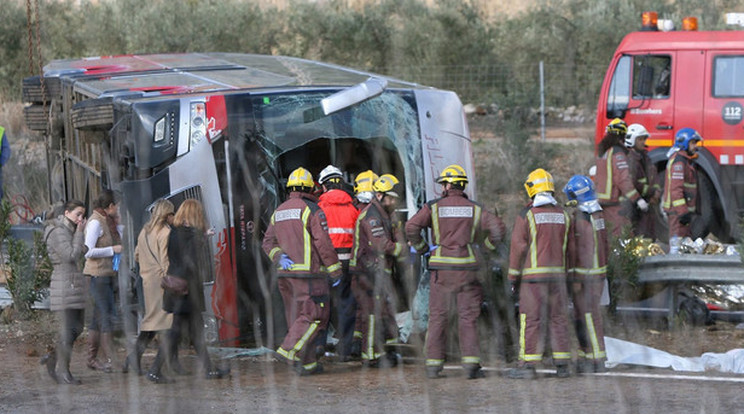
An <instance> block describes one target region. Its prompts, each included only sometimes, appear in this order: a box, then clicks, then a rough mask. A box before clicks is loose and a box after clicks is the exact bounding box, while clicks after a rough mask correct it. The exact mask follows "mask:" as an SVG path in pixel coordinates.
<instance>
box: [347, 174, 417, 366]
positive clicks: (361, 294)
mask: <svg viewBox="0 0 744 414" xmlns="http://www.w3.org/2000/svg"><path fill="white" fill-rule="evenodd" d="M396 184H398V179H397V178H396V177H395V176H393V175H391V174H383V175H382V176H380V178H378V179H377V180H376V181H375V182H374V183H373V184H372V189H373V191H374V192H375V193H374V194H375V196H374V198H372V200H371V202H370V203H369V205H367V207H365V208H364V210H362V212H361V213H359V217H358V218H357V221H356V226H355V229H354V247H353V248H352V252H351V262H350V269H351V272H352V274H353V277H352V291H353V292H354V297H355V298H356V301H357V304H358V306H359V307H360V308H361V314H362V319H361V329H362V362H363V363H364V364H365V365H367V366H370V367H380V366H382V367H391V366H395V365H396V364H397V359H396V355H395V354H392V353H386V352H385V349H384V344H385V343H390V342H394V341H395V340H397V337H398V327H397V324H396V323H395V309H394V307H393V303H392V301H393V300H394V297H393V295H392V292H393V286H392V273H393V267H394V265H395V261H396V260H399V259H404V258H406V257H407V253H408V248H407V246H406V244H405V243H404V241H403V240H402V237H401V236H400V235H399V234H396V233H395V232H394V231H393V223H392V220H391V215H392V213H394V211H395V207H396V205H397V204H398V194H397V193H396V192H395V191H394V188H395V185H396ZM403 253H405V254H403Z"/></svg>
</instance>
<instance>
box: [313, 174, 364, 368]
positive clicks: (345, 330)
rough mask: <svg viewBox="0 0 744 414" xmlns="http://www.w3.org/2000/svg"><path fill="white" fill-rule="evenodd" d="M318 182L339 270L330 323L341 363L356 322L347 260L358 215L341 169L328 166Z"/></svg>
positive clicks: (349, 347)
mask: <svg viewBox="0 0 744 414" xmlns="http://www.w3.org/2000/svg"><path fill="white" fill-rule="evenodd" d="M318 181H319V182H320V185H322V186H323V194H321V196H320V201H319V202H318V205H319V206H320V208H322V209H323V212H325V215H326V219H327V220H328V235H329V236H330V237H331V242H332V243H333V247H334V248H335V249H336V253H337V254H338V259H339V260H340V261H341V267H342V269H343V275H342V276H341V278H340V279H336V280H335V281H334V282H333V285H332V286H331V299H332V304H333V306H332V307H331V320H332V321H333V323H334V326H335V328H336V330H337V331H338V345H336V353H337V355H338V356H339V358H340V359H341V360H342V361H345V360H348V359H349V356H350V353H351V344H352V341H353V339H354V323H355V320H356V309H357V305H356V301H355V300H354V295H353V294H352V293H351V277H350V276H349V260H350V259H351V247H352V244H353V242H354V224H355V223H356V219H357V216H359V210H357V209H356V207H354V204H352V199H351V196H350V195H349V193H347V192H346V191H344V190H343V184H344V182H343V174H342V173H341V170H339V169H338V168H336V167H334V166H333V165H329V166H327V167H326V168H324V169H323V171H321V172H320V177H319V179H318ZM321 339H324V338H321Z"/></svg>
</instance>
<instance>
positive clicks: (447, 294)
mask: <svg viewBox="0 0 744 414" xmlns="http://www.w3.org/2000/svg"><path fill="white" fill-rule="evenodd" d="M437 183H439V184H441V185H442V197H441V198H439V199H436V200H432V201H429V202H428V203H426V204H424V206H423V207H422V208H421V210H419V211H418V212H417V213H416V214H415V215H414V216H413V217H412V218H411V219H410V220H408V223H406V236H407V238H408V240H409V244H410V245H411V246H412V247H413V249H415V251H416V252H417V253H420V254H426V253H429V252H430V253H431V256H430V258H429V269H430V270H431V283H430V293H429V327H428V331H427V336H426V375H427V377H428V378H438V377H440V376H441V374H440V373H441V371H442V369H443V367H444V360H445V348H446V342H447V334H446V328H447V323H448V320H449V318H448V316H449V312H450V305H451V303H452V302H455V303H456V309H457V314H458V328H459V340H460V351H461V354H462V366H463V368H464V369H465V372H466V375H467V378H468V379H474V378H481V377H483V371H482V370H481V365H480V363H481V359H480V343H479V337H478V325H477V320H478V317H479V316H480V312H481V304H482V302H483V286H482V285H481V283H480V281H479V280H478V271H479V269H480V267H482V266H483V263H482V260H481V258H479V257H477V255H476V253H475V252H476V250H477V249H475V248H474V247H473V244H475V243H482V244H483V245H484V246H485V247H487V248H488V249H490V250H495V249H496V246H497V245H498V243H500V242H501V241H502V240H503V238H504V234H505V232H506V227H505V226H504V223H503V222H502V221H501V219H500V218H498V217H497V216H495V215H494V214H492V213H490V212H489V211H487V210H485V209H483V208H482V207H481V206H480V204H478V203H476V202H473V201H471V200H469V199H468V196H467V195H466V194H465V192H464V191H465V187H466V185H467V184H468V177H467V174H466V173H465V170H464V169H463V168H462V167H461V166H459V165H455V164H453V165H450V166H448V167H446V168H445V169H444V170H443V171H442V173H441V174H440V176H439V177H438V178H437ZM426 228H431V229H432V232H433V243H434V246H432V247H430V246H429V245H428V244H427V243H426V241H425V240H424V239H423V237H422V236H421V232H422V230H424V229H426Z"/></svg>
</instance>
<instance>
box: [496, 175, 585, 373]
mask: <svg viewBox="0 0 744 414" xmlns="http://www.w3.org/2000/svg"><path fill="white" fill-rule="evenodd" d="M524 187H525V189H526V190H527V194H528V195H529V196H530V198H531V199H532V201H531V202H530V203H529V204H527V206H526V207H525V208H524V209H523V210H522V212H521V213H520V214H519V215H518V216H517V218H516V220H515V222H514V230H513V231H512V238H511V249H510V252H509V279H510V280H511V281H512V283H513V284H514V289H515V290H518V291H519V357H518V360H519V363H518V366H517V367H516V368H512V369H511V370H510V371H509V372H508V377H509V378H535V377H536V374H535V365H536V364H537V363H539V362H540V361H542V358H543V352H544V335H543V329H542V326H541V325H542V324H543V323H546V324H548V327H549V330H550V334H549V336H550V344H551V350H552V353H553V363H554V364H555V365H556V367H557V369H558V376H559V377H567V376H569V375H570V370H569V368H568V364H569V363H570V361H571V349H570V340H569V332H568V292H567V290H566V250H567V244H568V231H569V224H570V220H569V218H568V214H566V212H565V211H563V209H562V208H561V207H560V206H558V205H557V204H558V202H557V201H556V200H555V198H553V193H554V191H555V184H554V183H553V177H552V176H551V175H550V173H548V172H547V171H545V170H543V169H542V168H538V169H537V170H534V171H532V172H531V173H530V174H529V176H527V181H526V182H525V184H524ZM545 317H547V320H545V319H544V318H545Z"/></svg>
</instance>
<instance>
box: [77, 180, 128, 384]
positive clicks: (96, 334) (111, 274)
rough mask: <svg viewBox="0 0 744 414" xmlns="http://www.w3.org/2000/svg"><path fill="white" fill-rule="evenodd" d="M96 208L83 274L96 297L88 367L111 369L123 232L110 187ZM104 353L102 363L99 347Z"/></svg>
mask: <svg viewBox="0 0 744 414" xmlns="http://www.w3.org/2000/svg"><path fill="white" fill-rule="evenodd" d="M93 207H94V210H93V214H91V216H90V219H89V220H88V225H87V226H86V227H85V246H86V247H87V248H88V252H87V253H86V254H85V259H86V260H85V268H84V269H83V273H84V274H85V275H86V276H90V294H91V296H92V297H93V317H92V318H91V320H90V325H88V368H90V369H95V370H101V371H104V372H111V371H112V368H111V366H112V364H111V359H112V358H113V357H114V343H113V331H114V318H115V315H116V306H115V303H114V285H115V283H116V277H115V276H116V274H117V272H116V271H115V270H114V264H113V257H114V254H119V253H121V235H120V234H119V231H118V229H117V217H118V214H119V207H118V206H117V204H116V200H115V199H114V193H113V191H111V190H104V191H103V192H102V193H101V195H100V196H99V197H98V199H96V201H95V202H94V204H93ZM99 347H101V351H102V353H103V354H104V359H103V362H101V361H99V360H98V348H99Z"/></svg>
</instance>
